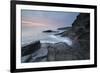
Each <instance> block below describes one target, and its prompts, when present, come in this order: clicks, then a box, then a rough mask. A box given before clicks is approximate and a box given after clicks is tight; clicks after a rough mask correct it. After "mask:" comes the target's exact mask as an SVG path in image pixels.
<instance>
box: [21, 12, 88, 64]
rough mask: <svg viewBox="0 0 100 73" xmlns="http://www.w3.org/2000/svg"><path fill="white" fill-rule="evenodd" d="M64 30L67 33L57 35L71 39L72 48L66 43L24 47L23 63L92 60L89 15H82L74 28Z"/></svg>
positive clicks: (78, 17) (32, 44)
mask: <svg viewBox="0 0 100 73" xmlns="http://www.w3.org/2000/svg"><path fill="white" fill-rule="evenodd" d="M63 29H64V30H65V29H66V31H64V32H62V33H60V34H57V35H61V36H64V37H66V36H67V37H70V38H71V39H72V40H73V44H72V45H71V46H69V45H68V44H66V43H64V42H58V43H54V44H52V43H40V41H36V42H33V43H31V44H29V45H26V46H24V47H22V50H21V62H22V63H28V62H45V61H64V60H66V61H67V60H87V59H90V15H89V13H80V14H79V15H78V16H77V18H76V20H75V21H74V22H73V24H72V27H69V28H68V29H67V28H63ZM60 30H62V29H60Z"/></svg>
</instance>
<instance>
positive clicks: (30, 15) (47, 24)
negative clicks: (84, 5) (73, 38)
mask: <svg viewBox="0 0 100 73" xmlns="http://www.w3.org/2000/svg"><path fill="white" fill-rule="evenodd" d="M78 14H79V13H76V12H53V11H35V10H21V19H22V20H21V23H22V40H23V39H24V38H26V37H29V36H34V37H37V36H38V34H39V33H40V32H41V31H44V30H56V29H57V28H61V27H67V26H72V23H73V21H74V20H75V19H76V16H77V15H78Z"/></svg>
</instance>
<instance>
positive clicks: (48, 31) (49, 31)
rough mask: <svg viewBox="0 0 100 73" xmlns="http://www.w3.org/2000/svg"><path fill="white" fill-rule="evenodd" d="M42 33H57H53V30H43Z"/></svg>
mask: <svg viewBox="0 0 100 73" xmlns="http://www.w3.org/2000/svg"><path fill="white" fill-rule="evenodd" d="M43 32H46V33H51V32H57V31H53V30H45V31H43Z"/></svg>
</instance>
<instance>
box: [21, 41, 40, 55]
mask: <svg viewBox="0 0 100 73" xmlns="http://www.w3.org/2000/svg"><path fill="white" fill-rule="evenodd" d="M40 47H41V43H40V41H36V42H32V43H31V44H29V45H26V46H24V47H22V49H21V56H25V55H29V54H32V53H34V52H35V51H37V50H38V49H40Z"/></svg>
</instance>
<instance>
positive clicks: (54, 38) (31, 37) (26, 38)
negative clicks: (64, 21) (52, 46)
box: [22, 30, 72, 46]
mask: <svg viewBox="0 0 100 73" xmlns="http://www.w3.org/2000/svg"><path fill="white" fill-rule="evenodd" d="M63 31H64V30H63ZM63 31H62V30H59V31H58V32H48V33H47V32H46V33H44V32H42V31H41V32H40V31H39V32H38V31H37V32H33V31H32V32H27V35H25V34H24V35H23V36H22V46H24V45H27V44H29V43H31V42H35V41H37V40H40V42H41V43H58V42H65V43H66V44H68V45H69V46H71V45H72V40H71V39H70V38H69V37H61V35H55V34H58V33H61V32H63Z"/></svg>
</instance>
